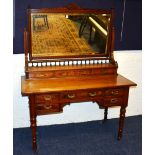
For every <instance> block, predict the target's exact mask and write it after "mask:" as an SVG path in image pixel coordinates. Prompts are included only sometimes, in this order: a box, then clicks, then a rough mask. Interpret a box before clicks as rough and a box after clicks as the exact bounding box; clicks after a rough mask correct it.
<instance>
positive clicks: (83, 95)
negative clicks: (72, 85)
mask: <svg viewBox="0 0 155 155" xmlns="http://www.w3.org/2000/svg"><path fill="white" fill-rule="evenodd" d="M101 96H103V91H102V90H90V91H89V90H86V91H72V92H65V93H63V94H61V101H64V102H72V101H87V100H88V101H89V100H93V99H95V98H99V97H101Z"/></svg>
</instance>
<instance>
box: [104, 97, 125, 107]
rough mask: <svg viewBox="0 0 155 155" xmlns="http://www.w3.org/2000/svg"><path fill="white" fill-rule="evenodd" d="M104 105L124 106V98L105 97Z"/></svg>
mask: <svg viewBox="0 0 155 155" xmlns="http://www.w3.org/2000/svg"><path fill="white" fill-rule="evenodd" d="M103 104H104V106H120V105H122V104H123V97H105V98H103Z"/></svg>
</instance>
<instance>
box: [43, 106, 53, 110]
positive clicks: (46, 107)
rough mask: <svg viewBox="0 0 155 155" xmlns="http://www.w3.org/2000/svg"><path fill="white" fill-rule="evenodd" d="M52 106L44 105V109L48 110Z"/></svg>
mask: <svg viewBox="0 0 155 155" xmlns="http://www.w3.org/2000/svg"><path fill="white" fill-rule="evenodd" d="M51 108H52V105H44V109H46V110H49V109H51Z"/></svg>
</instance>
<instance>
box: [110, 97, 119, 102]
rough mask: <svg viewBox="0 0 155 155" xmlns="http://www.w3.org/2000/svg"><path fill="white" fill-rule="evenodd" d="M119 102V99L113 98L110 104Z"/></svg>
mask: <svg viewBox="0 0 155 155" xmlns="http://www.w3.org/2000/svg"><path fill="white" fill-rule="evenodd" d="M117 102H118V99H117V98H113V99H111V100H110V103H117Z"/></svg>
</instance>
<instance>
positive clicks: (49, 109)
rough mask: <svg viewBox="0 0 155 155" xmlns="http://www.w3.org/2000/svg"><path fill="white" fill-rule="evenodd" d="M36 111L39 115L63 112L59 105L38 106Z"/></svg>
mask: <svg viewBox="0 0 155 155" xmlns="http://www.w3.org/2000/svg"><path fill="white" fill-rule="evenodd" d="M36 109H37V115H44V114H50V113H53V112H60V111H62V110H61V109H60V106H59V104H38V105H37V107H36Z"/></svg>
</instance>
